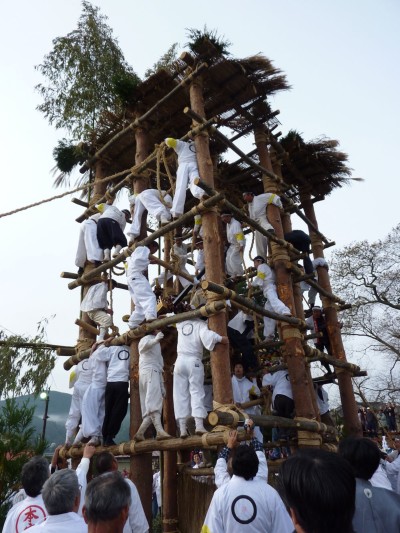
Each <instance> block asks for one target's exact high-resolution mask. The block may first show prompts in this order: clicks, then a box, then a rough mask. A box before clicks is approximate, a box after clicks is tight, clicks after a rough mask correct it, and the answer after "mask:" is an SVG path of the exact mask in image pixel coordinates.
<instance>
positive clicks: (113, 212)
mask: <svg viewBox="0 0 400 533" xmlns="http://www.w3.org/2000/svg"><path fill="white" fill-rule="evenodd" d="M101 218H111V220H115V221H116V222H118V224H119V227H120V228H121V230H122V231H124V229H125V226H126V217H125V213H123V212H122V211H121V210H120V209H118V207H116V206H115V205H109V204H104V212H103V213H102V214H101V215H100V217H99V220H100V219H101Z"/></svg>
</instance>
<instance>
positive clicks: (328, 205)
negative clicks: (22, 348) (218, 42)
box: [0, 0, 400, 391]
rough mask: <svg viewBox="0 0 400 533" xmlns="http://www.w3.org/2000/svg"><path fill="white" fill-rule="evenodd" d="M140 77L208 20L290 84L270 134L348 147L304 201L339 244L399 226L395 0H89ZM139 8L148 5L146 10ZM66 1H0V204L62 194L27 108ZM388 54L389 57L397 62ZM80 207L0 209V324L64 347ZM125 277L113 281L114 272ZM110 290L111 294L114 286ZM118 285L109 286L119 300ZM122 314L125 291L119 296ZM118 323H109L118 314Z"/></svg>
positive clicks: (48, 133) (69, 21)
mask: <svg viewBox="0 0 400 533" xmlns="http://www.w3.org/2000/svg"><path fill="white" fill-rule="evenodd" d="M95 4H96V5H99V6H100V7H101V12H102V13H103V14H105V15H107V16H108V17H109V20H108V23H109V25H110V26H111V27H112V28H113V30H114V36H115V37H117V38H118V40H119V44H120V46H121V48H122V50H123V52H124V54H125V57H126V59H127V61H128V62H129V63H130V64H131V65H132V66H133V68H134V69H135V71H136V72H137V73H138V74H139V76H143V74H144V72H145V70H146V69H147V68H148V67H150V66H152V65H153V64H154V63H155V62H156V61H157V60H158V59H159V57H160V56H161V55H162V54H163V53H164V52H165V51H166V50H167V49H168V48H169V46H170V45H171V44H172V43H174V42H178V43H179V45H180V47H181V49H184V44H185V43H186V42H187V38H186V30H185V29H186V28H197V29H202V28H203V27H204V24H207V27H208V28H209V29H216V30H217V31H218V33H219V34H220V35H223V36H225V37H226V38H227V39H228V40H230V41H231V42H232V43H233V46H232V47H231V52H232V54H233V55H234V56H236V57H246V56H249V55H253V54H256V53H258V52H262V53H263V54H265V55H266V56H267V57H268V58H270V59H272V60H273V61H274V64H275V65H276V66H277V67H279V68H280V69H282V70H283V71H284V72H285V73H286V75H287V78H288V81H289V83H290V84H291V85H292V90H291V91H287V92H286V93H282V94H278V95H277V96H276V97H275V98H274V100H273V102H272V104H273V107H274V108H276V109H280V110H281V114H280V116H279V117H278V118H279V120H280V121H281V122H282V126H281V128H280V129H281V131H282V133H283V134H286V132H287V131H288V130H289V129H297V130H298V131H300V132H302V133H303V136H304V138H305V139H306V140H310V139H313V138H316V137H318V136H320V135H322V134H325V135H327V136H328V137H330V138H333V139H338V140H339V141H340V143H341V149H342V150H343V151H345V152H346V153H348V154H349V162H350V166H351V167H352V168H353V169H354V174H353V175H354V176H356V177H358V176H360V177H363V178H364V179H365V180H366V181H365V183H361V184H359V183H357V184H354V185H353V186H351V187H346V188H345V189H343V190H340V191H339V192H335V193H334V194H333V195H332V196H331V197H330V198H329V199H328V200H326V201H325V202H322V203H318V204H316V209H317V216H318V221H319V225H320V229H321V231H322V232H323V233H324V234H325V235H326V236H328V237H329V238H331V239H333V240H335V241H336V243H337V246H338V247H342V246H344V245H345V244H348V243H350V242H351V241H355V240H361V239H369V240H374V239H378V238H380V237H383V236H384V235H385V234H386V233H387V232H388V231H389V230H390V229H391V228H392V227H393V226H394V225H395V224H397V223H398V221H399V219H398V205H397V202H398V197H399V194H400V185H399V183H400V182H399V172H398V161H397V156H398V150H397V143H398V135H397V132H398V120H399V94H400V86H399V85H400V84H399V77H400V75H399V68H398V62H399V57H400V50H399V48H400V47H399V32H398V28H399V15H400V4H399V3H398V2H397V1H396V0H381V1H380V2H376V1H373V0H353V1H352V2H349V1H348V0H336V1H335V2H328V1H327V0H325V1H323V0H303V1H301V2H299V1H298V0H281V1H280V2H276V1H271V0H253V1H249V2H247V3H243V2H240V3H239V2H237V1H235V0H229V1H226V0H218V1H213V2H211V1H210V0H203V2H201V4H198V5H197V4H194V3H189V2H182V1H181V0H175V1H174V2H160V1H157V0H156V1H153V2H151V3H149V2H146V3H144V2H132V1H130V2H129V1H127V0H99V1H98V2H95ZM150 6H151V7H150ZM80 13H81V4H80V2H79V1H78V0H68V1H67V2H66V1H65V0H35V1H34V2H32V1H31V0H20V1H19V2H13V3H12V2H7V3H5V4H4V5H3V6H2V17H1V18H2V24H1V32H0V64H1V69H2V82H1V84H0V121H1V133H0V138H1V142H0V146H1V153H2V161H3V164H2V169H3V170H2V176H3V179H2V194H1V195H0V213H3V212H5V211H9V210H12V209H14V208H17V207H20V206H23V205H26V204H29V203H32V202H35V201H38V200H41V199H43V198H47V197H50V196H52V195H53V194H57V193H59V192H62V191H61V190H54V189H53V188H52V182H53V177H52V176H51V174H50V169H51V168H52V167H53V166H54V161H53V159H52V150H53V148H54V147H55V146H56V144H57V141H58V140H59V139H60V138H62V137H63V136H64V135H63V132H62V131H56V130H55V129H54V128H53V127H50V126H49V125H48V124H47V122H46V121H45V119H44V118H43V116H42V115H41V114H40V113H39V112H38V111H36V110H35V107H36V106H37V105H38V104H39V103H40V102H41V100H40V97H39V95H38V94H37V93H35V91H34V86H35V85H36V84H37V83H39V82H40V81H43V80H42V79H41V78H40V76H39V74H38V73H37V72H35V70H34V65H37V64H39V63H40V62H42V60H43V57H44V55H45V54H46V53H48V52H49V51H50V50H51V47H52V39H54V38H55V37H58V36H63V35H66V34H67V33H69V32H70V31H72V30H74V29H75V27H76V24H77V20H78V18H79V15H80ZM396 65H397V67H396ZM81 212H82V209H81V208H79V207H78V206H76V205H74V204H72V203H71V202H70V197H66V198H64V199H62V200H57V201H54V202H52V203H49V204H45V205H44V206H40V207H36V208H33V209H31V210H28V211H25V212H22V213H18V214H15V215H13V216H10V217H6V218H1V219H0V234H1V238H2V252H1V257H2V259H1V267H0V268H1V298H2V306H1V309H2V311H1V314H0V327H1V328H4V329H6V331H7V330H8V331H11V332H15V333H19V334H30V335H32V334H34V332H35V328H36V323H37V322H38V321H39V320H41V319H42V318H44V317H46V318H49V317H50V316H51V315H55V318H54V319H52V320H51V321H50V324H49V326H48V330H47V331H48V342H51V343H55V344H65V345H74V344H75V340H76V338H77V334H78V331H77V327H76V326H75V325H74V320H75V318H77V317H78V315H79V289H76V290H74V291H70V290H69V289H68V288H67V283H68V280H63V279H61V278H60V277H59V274H60V272H61V271H63V270H65V271H75V265H74V258H75V251H76V243H77V237H78V232H79V226H78V224H77V223H76V222H75V218H76V217H77V216H78V215H79V214H80V213H81ZM122 281H124V280H122ZM119 292H121V291H119ZM121 296H122V297H121ZM117 306H118V309H119V307H121V311H120V313H117V315H122V314H125V313H127V312H129V299H128V295H127V294H125V293H124V294H122V295H119V296H118V299H117ZM117 323H118V320H117ZM62 362H63V359H62V360H61V361H60V362H58V363H57V366H56V369H55V370H54V372H53V374H52V376H51V378H50V380H49V384H50V386H51V388H52V389H54V390H60V391H66V390H67V382H68V376H67V373H66V372H65V371H64V370H63V369H62Z"/></svg>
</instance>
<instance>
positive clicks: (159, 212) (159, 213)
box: [128, 189, 172, 239]
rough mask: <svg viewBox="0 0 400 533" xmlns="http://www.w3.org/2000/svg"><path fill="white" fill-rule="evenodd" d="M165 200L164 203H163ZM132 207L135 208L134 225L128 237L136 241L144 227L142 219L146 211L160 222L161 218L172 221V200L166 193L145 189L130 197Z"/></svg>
mask: <svg viewBox="0 0 400 533" xmlns="http://www.w3.org/2000/svg"><path fill="white" fill-rule="evenodd" d="M161 198H162V199H163V201H164V203H163V202H162V201H161ZM129 202H130V204H131V205H134V206H135V211H134V214H133V220H132V225H131V227H130V229H129V231H128V235H129V236H130V237H131V238H132V239H134V238H135V237H137V236H138V235H139V234H140V228H141V225H142V217H143V213H144V212H145V210H147V212H148V214H149V215H150V216H152V217H154V218H156V219H157V220H158V221H159V222H160V220H161V217H163V218H165V219H167V220H170V218H171V211H170V207H171V205H172V198H171V196H170V195H169V194H167V193H166V191H159V190H158V189H145V190H144V191H142V192H141V193H139V194H137V195H136V196H135V195H132V196H130V197H129Z"/></svg>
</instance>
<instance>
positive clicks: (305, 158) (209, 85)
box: [60, 40, 361, 532]
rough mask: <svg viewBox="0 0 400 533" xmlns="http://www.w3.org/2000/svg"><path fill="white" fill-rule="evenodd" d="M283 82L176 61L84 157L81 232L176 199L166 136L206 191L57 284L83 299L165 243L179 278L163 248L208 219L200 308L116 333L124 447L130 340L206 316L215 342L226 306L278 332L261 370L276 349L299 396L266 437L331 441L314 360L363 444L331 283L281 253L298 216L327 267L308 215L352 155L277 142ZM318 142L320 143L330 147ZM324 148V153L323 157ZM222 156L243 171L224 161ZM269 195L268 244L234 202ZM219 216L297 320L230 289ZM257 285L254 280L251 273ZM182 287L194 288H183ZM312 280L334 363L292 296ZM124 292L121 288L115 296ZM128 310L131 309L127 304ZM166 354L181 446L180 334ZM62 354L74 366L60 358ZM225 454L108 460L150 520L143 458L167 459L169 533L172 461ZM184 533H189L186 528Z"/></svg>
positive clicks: (214, 56)
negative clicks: (136, 199)
mask: <svg viewBox="0 0 400 533" xmlns="http://www.w3.org/2000/svg"><path fill="white" fill-rule="evenodd" d="M288 87H289V85H288V83H287V80H286V77H285V75H284V74H283V73H282V72H281V71H280V70H279V69H277V68H276V67H274V65H273V64H272V63H271V61H269V60H268V59H267V58H266V57H264V56H262V55H256V56H253V57H249V58H246V59H232V58H227V57H224V56H223V55H221V54H220V53H219V52H218V51H217V50H216V48H215V47H214V46H213V44H212V43H210V42H209V41H207V40H204V41H203V42H202V44H201V46H199V47H198V49H197V50H196V52H195V53H191V54H189V53H184V54H183V55H182V56H181V57H180V59H179V61H178V62H177V63H176V64H175V66H174V68H173V69H172V70H159V71H158V72H157V73H155V74H154V75H152V76H151V77H150V78H148V79H147V80H145V81H144V82H143V83H141V84H139V85H138V87H137V88H136V89H135V91H134V94H132V98H131V100H130V104H129V106H128V108H127V110H126V112H125V114H124V117H116V116H115V117H114V116H108V117H105V118H104V125H103V127H102V128H101V131H99V132H98V135H97V138H96V139H95V140H94V142H93V146H92V155H91V157H89V158H88V160H87V161H86V163H85V165H84V166H83V168H82V171H86V170H88V169H91V172H92V174H93V176H94V181H93V193H92V195H91V200H90V205H89V204H88V205H87V206H86V208H85V210H84V212H83V213H82V215H81V216H80V217H78V219H77V220H78V222H82V221H83V220H85V219H86V218H87V217H89V216H90V215H92V214H93V213H94V212H95V208H94V205H95V204H96V203H99V202H102V201H106V200H107V199H109V198H112V197H115V195H116V194H117V192H118V191H119V190H121V189H123V188H128V189H130V191H132V192H134V193H139V192H141V191H143V190H144V189H147V188H151V187H152V188H158V189H165V190H167V189H170V188H172V189H173V187H174V177H173V176H174V175H175V170H176V160H175V156H174V154H173V153H172V151H171V150H167V149H166V148H165V145H164V144H163V140H164V138H166V137H174V138H177V139H182V140H187V139H193V140H194V142H195V146H196V152H197V160H198V167H199V174H200V176H201V181H200V182H199V186H200V187H202V188H203V189H204V196H203V198H202V199H201V200H200V201H198V200H196V199H194V198H193V197H192V196H191V195H190V193H189V192H188V194H187V198H186V204H185V213H184V214H183V215H182V216H181V217H179V218H177V219H176V220H173V221H171V222H170V223H169V224H167V225H164V226H162V227H160V228H157V229H155V230H151V229H150V230H149V228H148V222H147V221H146V219H145V218H144V219H143V221H142V229H141V234H140V235H139V237H138V238H137V239H136V240H135V242H134V243H132V244H131V245H130V246H129V247H128V249H126V250H124V251H123V252H122V253H121V254H120V255H119V256H118V257H116V258H114V259H112V260H111V261H109V262H107V263H104V264H102V265H101V266H98V267H96V268H95V267H94V265H92V264H90V263H87V265H86V266H85V269H84V272H83V274H82V275H81V276H79V277H78V276H77V275H73V274H68V273H64V274H63V275H64V277H70V278H75V279H73V280H72V281H71V282H70V283H69V285H68V286H69V289H76V288H78V287H81V290H82V294H84V293H85V291H86V290H87V287H88V286H89V285H90V283H91V282H93V280H95V279H98V278H99V276H100V275H101V274H102V273H103V272H105V271H110V269H114V272H115V269H119V268H120V267H121V264H122V263H123V261H124V259H125V258H126V257H127V256H128V255H130V254H131V253H132V251H133V250H134V248H135V246H137V245H138V244H147V243H149V242H150V241H152V240H155V239H161V238H163V242H164V259H163V260H161V259H160V258H157V261H158V262H159V264H162V265H163V266H164V267H165V268H167V269H169V270H170V271H171V272H172V273H177V267H176V264H175V263H174V262H173V261H172V260H171V256H170V248H171V237H172V235H173V234H174V233H175V234H181V233H182V231H184V233H185V235H188V234H189V233H190V228H191V227H192V225H193V217H194V215H196V214H201V215H202V225H203V241H204V254H205V276H204V281H202V283H201V287H202V290H203V292H204V297H205V299H206V304H205V305H204V306H202V307H201V308H200V309H198V310H195V311H190V312H188V313H183V314H181V315H177V316H172V317H167V318H160V319H159V320H156V321H154V322H152V323H149V324H143V325H141V326H139V327H138V328H136V329H135V330H131V331H128V332H126V333H123V334H121V335H120V336H119V337H117V338H116V339H114V341H113V343H120V344H122V343H127V344H129V345H130V349H131V378H130V395H131V403H130V415H131V428H130V437H131V439H132V437H133V435H134V434H135V432H136V431H137V429H138V427H139V425H140V423H141V411H140V402H139V387H138V360H139V354H138V339H139V338H140V337H141V336H142V335H143V334H144V333H145V332H149V331H152V330H153V329H156V328H157V327H159V326H160V325H161V326H165V325H167V324H172V323H174V322H177V321H180V320H183V319H185V318H186V317H187V316H208V317H209V319H208V320H209V326H210V328H211V329H213V330H214V331H216V332H218V333H219V334H221V335H226V331H227V329H226V328H227V305H226V301H227V300H228V299H229V300H230V301H231V303H232V306H233V307H236V308H239V309H245V310H249V311H250V312H251V313H254V315H255V316H256V317H258V318H259V319H260V320H261V319H262V317H263V316H270V317H272V318H275V319H277V321H278V322H277V324H278V333H279V341H278V342H275V343H265V342H264V343H263V342H258V344H257V345H256V349H257V350H258V353H259V355H260V356H261V357H262V358H265V357H267V355H266V352H265V350H266V348H268V347H271V346H272V347H273V348H274V349H276V350H279V351H280V353H281V355H282V358H283V361H284V363H283V366H280V367H277V368H276V369H279V368H283V367H284V368H287V369H288V372H289V375H290V381H291V384H292V389H293V396H294V402H295V410H296V417H295V419H294V420H288V419H277V417H273V416H263V417H260V419H262V420H259V421H257V422H259V423H260V424H261V425H264V426H269V427H273V426H277V425H286V426H287V427H293V428H295V429H296V430H297V443H298V446H314V447H319V446H322V445H323V441H324V439H325V436H326V435H328V436H330V437H333V436H334V433H335V432H334V430H333V429H332V428H328V427H326V426H325V425H324V424H321V423H320V417H319V413H318V409H317V407H316V401H315V395H314V391H313V381H312V377H311V371H310V366H311V365H312V364H313V363H314V362H315V361H320V360H324V361H328V362H329V364H331V365H333V367H334V368H335V373H334V374H333V376H332V379H336V378H337V380H338V385H339V390H340V395H341V401H342V407H343V413H344V424H345V428H346V431H347V433H348V434H352V435H360V434H361V427H360V424H359V421H358V417H357V411H356V403H355V400H354V394H353V389H352V383H351V379H352V376H353V375H357V373H359V372H360V369H359V368H358V367H356V366H355V365H352V364H351V363H349V362H347V360H346V355H345V351H344V349H343V343H342V339H341V333H340V327H339V323H338V316H337V315H338V313H339V312H340V310H341V309H343V307H344V306H345V302H343V301H342V300H341V299H340V298H339V297H338V296H335V295H334V294H332V290H331V286H330V281H329V272H328V270H327V269H325V268H318V283H317V282H315V281H312V280H310V279H309V277H307V276H304V273H303V272H302V271H301V270H300V269H299V267H298V265H297V261H298V260H299V258H301V257H302V254H301V252H299V251H298V250H296V249H294V247H293V246H292V245H290V244H289V243H287V242H286V241H285V240H284V233H285V232H288V231H290V230H291V229H292V215H297V216H298V217H300V218H301V219H302V220H303V221H304V222H305V224H306V226H307V227H308V230H309V235H310V238H311V243H312V252H313V254H314V257H315V258H323V257H324V250H325V249H326V248H327V247H329V246H332V245H334V243H333V242H331V241H330V240H329V239H328V238H326V237H325V236H324V234H323V233H322V232H321V231H320V229H319V227H318V222H317V218H316V214H315V210H314V204H315V202H317V201H320V200H323V198H324V197H325V196H326V195H327V194H330V192H331V191H332V190H333V189H334V188H335V187H336V186H341V185H342V184H344V183H346V180H347V179H348V174H349V171H348V169H347V167H346V156H345V155H344V154H342V153H341V152H339V151H338V150H337V143H336V142H334V141H327V140H325V141H321V143H320V144H318V143H306V142H304V141H303V140H302V139H301V137H300V136H299V135H297V134H295V133H294V132H291V133H290V134H289V135H288V136H286V137H285V138H284V139H282V141H281V142H279V137H280V134H278V133H277V132H276V130H277V127H278V125H279V122H278V119H277V116H278V114H279V111H274V110H273V109H272V108H271V105H270V101H269V98H270V96H271V95H273V94H275V93H276V92H278V91H281V90H286V89H288ZM245 137H250V138H251V139H252V143H253V144H254V149H252V150H251V151H250V152H247V153H246V151H245V150H244V149H243V148H239V146H242V144H243V141H242V139H244V138H245ZM324 143H325V144H324ZM321 145H323V146H321ZM227 151H230V153H234V154H236V156H238V158H237V159H236V160H235V161H234V162H230V161H229V159H228V156H226V158H225V154H226V152H227ZM248 190H251V191H254V192H255V193H256V194H260V193H263V192H269V193H274V194H277V195H279V196H280V197H281V199H282V202H283V209H280V208H278V207H277V206H275V205H273V204H271V205H268V208H267V215H268V219H269V221H270V222H271V224H272V225H273V228H274V230H275V233H274V234H272V235H271V234H268V233H267V232H266V231H265V230H264V228H263V227H261V226H259V225H258V224H257V222H256V221H254V220H253V219H251V218H250V217H249V216H248V215H247V214H246V212H245V210H244V209H243V201H242V193H243V192H244V191H248ZM223 209H225V210H226V209H228V210H230V211H231V212H232V213H233V214H234V216H235V218H237V219H238V220H240V221H241V222H242V224H243V226H244V227H245V228H246V231H247V232H248V233H249V234H250V235H251V233H252V232H254V231H256V230H257V231H259V232H260V233H262V234H264V235H266V236H268V238H269V252H270V253H269V260H270V264H271V265H273V267H274V270H275V273H276V279H277V289H278V294H279V298H280V299H281V300H282V301H283V302H284V303H285V305H286V306H288V307H289V308H290V310H291V314H292V316H290V317H289V316H282V315H276V314H275V313H272V312H269V311H266V310H265V309H264V307H262V306H261V305H258V304H256V303H255V302H254V301H253V300H252V299H251V298H249V297H248V296H247V295H243V293H242V292H241V291H239V290H238V285H232V284H229V283H227V278H226V275H225V272H224V233H223V228H222V224H221V222H220V219H219V213H220V212H221V210H223ZM247 275H248V276H251V269H250V270H249V271H248V274H247ZM189 278H190V279H192V278H191V277H190V276H189ZM304 279H307V282H308V283H310V284H311V285H313V286H314V287H315V288H316V289H317V291H318V292H319V295H320V297H321V301H322V304H323V307H324V309H325V313H326V321H327V328H328V332H329V337H330V341H331V346H332V352H333V355H332V356H327V355H326V354H323V353H321V352H319V351H318V350H316V349H314V348H311V347H310V346H309V345H307V343H306V339H305V336H306V332H305V323H304V311H303V306H302V301H301V292H300V289H299V283H300V281H301V280H304ZM119 289H121V290H123V289H126V286H125V285H124V284H123V283H118V286H117V290H119ZM127 301H128V296H127ZM77 323H78V325H79V328H80V330H79V331H80V332H79V340H78V343H77V346H76V349H75V354H74V355H72V356H71V357H69V359H68V360H67V361H66V362H65V365H64V366H65V368H66V369H68V368H71V366H72V365H74V364H76V363H77V362H78V361H80V360H82V359H83V358H85V357H88V353H89V348H90V345H91V344H92V343H93V341H94V340H95V335H96V328H94V327H93V323H91V321H90V319H89V318H88V317H87V316H86V314H85V313H84V314H83V316H82V317H81V318H80V320H79V321H77ZM162 351H163V356H164V359H165V370H166V371H165V384H166V390H167V397H166V400H165V405H164V425H165V428H166V430H167V431H168V432H169V433H170V434H172V435H175V434H176V427H175V419H174V411H173V403H172V374H171V372H170V369H171V366H172V365H173V362H174V357H176V333H174V331H173V330H171V331H170V333H169V334H168V335H166V337H165V338H164V340H163V342H162ZM60 355H68V356H70V355H71V354H70V353H66V352H65V351H62V350H60ZM230 358H231V353H230V347H229V345H223V344H217V346H216V349H215V350H214V351H213V352H211V354H210V366H211V376H212V386H213V395H214V402H215V405H216V406H225V407H226V406H229V405H231V404H232V403H233V398H232V385H231V380H230V368H231V359H230ZM212 415H213V416H211V417H210V421H211V422H212V421H214V424H217V423H218V424H224V425H226V426H227V427H231V426H233V427H234V426H235V424H236V423H237V417H235V416H234V415H233V414H232V413H230V412H229V409H228V411H227V412H225V409H224V412H222V411H221V409H220V408H219V407H217V408H216V409H215V411H214V412H213V413H212ZM225 441H226V432H224V431H220V432H210V433H207V434H205V435H204V436H203V437H195V436H193V437H189V438H188V439H180V438H172V439H170V440H165V441H156V440H154V439H148V440H146V441H144V442H140V443H134V442H133V441H132V440H131V441H129V442H126V443H122V444H120V445H118V446H115V447H111V448H108V449H109V450H110V451H111V452H112V453H114V454H121V453H124V454H129V455H131V472H130V474H131V478H132V480H133V481H134V482H135V483H136V486H137V488H138V491H139V494H140V496H141V499H142V503H143V505H144V508H145V510H146V512H147V513H150V505H151V482H150V479H151V453H149V452H151V451H154V450H161V451H162V453H163V461H162V464H163V487H164V491H163V531H165V532H173V531H177V529H178V523H179V521H180V518H179V516H180V513H181V512H183V511H182V500H180V501H181V509H180V511H179V512H178V498H177V483H178V480H177V461H178V452H179V454H181V453H182V451H184V450H188V449H193V448H194V447H196V446H199V447H203V448H207V447H215V446H217V445H219V444H222V443H224V442H225ZM65 453H67V454H69V455H70V456H72V457H77V456H79V454H80V453H81V452H80V450H79V449H76V448H72V449H70V450H69V451H68V452H65ZM179 530H180V531H184V530H185V529H184V526H183V524H182V523H180V527H179Z"/></svg>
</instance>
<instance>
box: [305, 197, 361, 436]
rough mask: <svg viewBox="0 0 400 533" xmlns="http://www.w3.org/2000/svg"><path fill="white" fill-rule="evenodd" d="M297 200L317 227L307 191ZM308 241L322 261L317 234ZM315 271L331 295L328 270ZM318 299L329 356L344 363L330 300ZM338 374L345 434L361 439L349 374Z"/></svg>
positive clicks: (322, 268) (320, 283)
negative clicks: (320, 302) (321, 309)
mask: <svg viewBox="0 0 400 533" xmlns="http://www.w3.org/2000/svg"><path fill="white" fill-rule="evenodd" d="M300 199H301V203H302V205H303V208H304V212H305V213H306V215H307V217H308V218H310V219H311V220H312V221H313V223H314V225H315V226H317V227H318V223H317V218H316V214H315V209H314V204H313V203H312V201H311V193H310V190H309V189H308V188H305V187H302V188H301V189H300ZM310 238H311V248H312V251H313V254H314V258H315V259H317V258H319V257H321V258H324V249H323V245H322V242H321V239H320V238H319V236H318V234H316V233H315V232H313V231H311V233H310ZM317 272H318V283H319V285H320V286H321V287H322V288H323V289H324V290H325V291H327V292H328V293H330V294H331V293H332V289H331V283H330V278H329V272H328V270H327V269H326V268H324V267H318V268H317ZM321 300H322V306H323V308H324V311H325V317H326V329H327V332H328V335H329V340H330V343H331V349H332V354H333V356H334V357H335V358H336V359H339V360H340V361H343V362H347V359H346V353H345V351H344V346H343V341H342V335H341V331H340V325H339V321H338V316H337V310H336V306H335V304H334V302H333V301H332V299H331V298H329V297H327V296H324V295H322V297H321ZM337 374H338V382H339V390H340V398H341V402H342V408H343V417H344V425H345V429H346V433H347V434H348V435H352V436H356V437H362V428H361V423H360V420H359V418H358V414H357V404H356V400H355V397H354V391H353V384H352V381H351V378H352V376H351V373H349V372H347V371H346V370H345V369H342V370H340V371H338V372H337Z"/></svg>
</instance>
